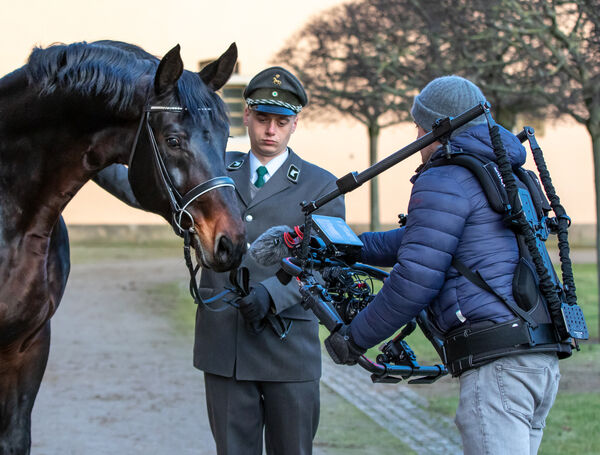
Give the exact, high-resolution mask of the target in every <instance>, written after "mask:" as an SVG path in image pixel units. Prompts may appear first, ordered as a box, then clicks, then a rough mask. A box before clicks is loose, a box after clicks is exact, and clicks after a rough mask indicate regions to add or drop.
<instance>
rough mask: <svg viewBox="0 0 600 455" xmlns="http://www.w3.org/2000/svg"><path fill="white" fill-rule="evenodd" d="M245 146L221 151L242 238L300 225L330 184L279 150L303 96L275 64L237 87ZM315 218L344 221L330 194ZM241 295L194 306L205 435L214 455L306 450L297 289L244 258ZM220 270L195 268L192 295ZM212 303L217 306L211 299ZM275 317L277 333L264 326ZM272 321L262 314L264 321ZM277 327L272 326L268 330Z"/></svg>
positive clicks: (307, 398) (306, 367)
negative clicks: (230, 301)
mask: <svg viewBox="0 0 600 455" xmlns="http://www.w3.org/2000/svg"><path fill="white" fill-rule="evenodd" d="M244 98H245V100H246V103H247V107H246V109H245V111H244V124H245V125H246V126H247V127H248V136H249V138H250V146H251V150H250V151H249V152H248V153H240V152H228V153H227V157H226V160H227V161H226V166H227V170H228V176H229V177H231V178H232V179H233V180H234V182H235V185H236V193H237V196H238V200H239V204H240V208H241V210H242V216H243V217H244V220H245V222H246V231H247V237H248V241H249V242H253V241H254V240H255V239H256V238H257V237H258V236H259V235H260V234H262V233H263V232H264V231H266V230H267V229H268V228H270V227H272V226H276V225H288V226H294V225H300V224H302V223H303V222H304V216H303V213H302V211H301V209H300V202H301V201H303V200H315V199H317V198H319V197H320V196H322V195H324V194H326V193H328V192H329V191H331V190H332V189H334V188H335V177H334V176H333V175H332V174H330V173H329V172H327V171H325V170H323V169H321V168H319V167H318V166H315V165H313V164H311V163H308V162H306V161H304V160H302V159H301V158H300V157H299V156H298V155H296V154H295V153H294V152H293V151H292V150H291V149H290V148H289V147H288V146H287V145H288V141H289V140H290V137H291V135H292V133H293V132H294V131H295V129H296V127H297V125H298V114H299V113H300V111H301V109H302V108H303V107H304V106H305V105H306V104H307V102H308V99H307V96H306V93H305V91H304V88H303V87H302V84H301V83H300V81H299V80H298V79H297V78H296V77H295V76H294V75H293V74H291V73H290V72H288V71H287V70H285V69H284V68H281V67H272V68H267V69H265V70H264V71H261V72H260V73H258V74H257V75H256V76H255V77H254V78H253V79H252V80H251V81H250V83H249V84H248V87H247V88H246V90H245V91H244ZM319 213H321V214H324V215H330V216H339V217H344V203H343V200H342V199H341V198H338V199H336V200H334V201H332V202H330V203H329V204H327V205H325V206H324V207H323V208H322V209H321V210H319ZM242 267H247V268H248V270H249V271H250V286H251V291H250V293H249V295H248V296H247V297H245V298H244V299H243V300H241V301H240V302H239V303H240V309H239V311H238V310H237V309H235V308H233V307H227V308H226V309H225V310H223V311H218V312H212V311H208V310H207V309H204V308H202V307H198V310H197V315H196V335H195V345H194V365H195V366H196V368H198V369H200V370H202V371H204V377H205V385H206V400H207V407H208V415H209V420H210V424H211V429H212V432H213V436H214V438H215V442H216V445H217V452H218V454H220V455H223V454H229V455H239V454H256V455H259V454H262V446H263V429H264V440H265V444H266V452H267V453H268V454H286V455H293V454H309V453H311V452H312V440H313V438H314V435H315V433H316V431H317V425H318V421H319V378H320V375H321V349H320V345H319V338H318V324H317V321H316V319H315V317H314V315H313V314H312V312H310V311H306V310H304V309H303V308H302V306H301V305H300V294H299V291H298V286H297V284H296V283H295V282H294V281H292V282H291V283H290V284H288V285H287V286H284V285H282V284H281V283H280V282H279V280H278V279H277V278H276V276H275V273H276V272H277V270H278V268H279V266H278V265H275V266H270V267H266V266H263V265H260V264H258V263H256V262H255V261H254V260H253V259H252V258H251V257H250V256H249V255H246V257H245V258H244V260H243V262H242ZM228 277H229V274H227V273H221V274H219V273H214V272H212V271H211V270H203V271H202V275H201V283H200V286H201V293H202V297H204V298H209V297H212V296H214V295H216V294H218V293H220V292H221V291H223V289H224V287H226V286H230V283H229V279H228ZM214 305H215V306H218V307H221V306H223V305H224V304H223V303H222V302H216V303H214ZM268 314H271V315H277V316H278V321H281V322H282V324H281V326H280V330H279V331H276V330H272V328H271V327H270V326H269V325H266V326H265V316H267V315H268ZM272 317H273V316H271V318H272ZM278 327H279V326H278Z"/></svg>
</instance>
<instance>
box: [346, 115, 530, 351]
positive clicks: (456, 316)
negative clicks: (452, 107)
mask: <svg viewBox="0 0 600 455" xmlns="http://www.w3.org/2000/svg"><path fill="white" fill-rule="evenodd" d="M501 135H502V141H503V143H504V146H505V148H506V150H507V152H508V155H509V158H510V161H511V163H512V165H513V166H522V165H523V164H524V163H525V157H526V152H525V148H524V147H523V146H522V145H521V143H520V142H519V140H518V139H517V138H516V137H515V136H514V135H513V134H512V133H510V132H509V131H507V130H505V129H503V128H501ZM451 145H452V147H453V149H455V150H456V149H462V150H464V151H467V152H470V153H476V154H479V155H483V156H484V157H485V158H487V159H491V160H493V159H494V152H493V150H492V146H491V141H490V137H489V132H488V127H487V125H477V126H474V127H473V128H470V129H469V130H467V131H465V132H463V133H461V134H460V135H458V136H457V137H455V138H453V139H452V141H451ZM440 153H442V151H441V150H438V151H436V152H435V153H434V155H433V157H435V156H436V155H437V154H440ZM413 183H414V185H413V190H412V194H411V196H410V201H409V205H408V220H407V224H406V226H405V227H404V228H400V229H396V230H393V231H388V232H367V233H364V234H362V235H361V240H362V241H363V242H364V244H365V247H364V249H363V253H362V257H361V261H362V262H365V263H367V264H372V265H377V266H388V267H389V266H392V265H393V269H392V271H391V273H390V276H389V278H388V279H387V280H386V282H385V284H384V286H383V287H382V289H381V291H380V292H379V293H378V294H377V296H376V298H375V299H374V300H373V302H371V303H370V304H369V306H368V307H367V308H366V309H365V310H363V311H361V312H360V313H359V314H358V316H356V318H355V319H354V320H353V321H352V324H351V328H350V330H351V333H352V337H353V339H354V341H355V342H356V343H357V344H358V345H359V346H362V347H365V348H368V347H371V346H374V345H376V344H378V343H379V342H381V341H382V340H384V339H386V338H388V337H389V336H391V335H392V334H393V333H394V332H395V331H396V330H398V329H399V328H400V327H401V326H403V325H404V324H406V323H407V322H408V321H409V320H410V319H412V318H413V317H415V316H416V315H417V314H418V313H419V312H420V311H421V310H423V309H424V308H428V311H429V316H430V319H431V320H432V322H434V323H435V324H436V326H437V328H438V329H439V330H441V331H442V332H447V331H448V330H450V329H453V328H456V327H458V326H459V325H461V324H463V323H465V322H467V321H468V322H478V321H486V320H493V321H496V322H500V321H506V320H508V319H510V318H512V317H514V316H513V314H512V312H511V311H510V309H508V308H507V307H506V305H504V304H503V303H502V302H501V301H500V300H498V298H496V297H495V296H494V295H492V294H490V293H488V292H486V291H484V290H482V289H480V288H479V287H477V286H476V285H474V284H473V283H471V282H470V281H468V280H467V279H466V278H465V277H464V276H462V275H460V274H459V273H458V272H457V271H456V269H455V268H454V267H451V265H450V264H451V262H452V258H453V257H454V256H456V258H457V259H459V260H461V261H462V262H464V263H465V264H466V265H467V266H468V267H469V268H471V270H477V271H479V272H480V273H481V275H482V276H483V278H484V279H485V280H486V281H487V282H488V283H489V284H490V286H492V287H493V288H494V289H495V290H496V291H497V292H498V293H500V294H501V295H503V296H505V297H506V298H509V299H512V277H513V272H514V269H515V266H516V264H517V262H518V259H519V251H518V248H517V242H516V239H515V235H514V234H513V232H512V231H510V230H509V229H508V228H506V227H505V226H504V224H503V222H502V216H501V215H500V214H498V213H496V212H494V211H493V210H492V209H491V208H490V205H489V204H488V202H487V198H486V196H485V194H484V192H483V190H482V188H481V186H480V185H479V182H478V181H477V179H476V177H475V176H474V175H473V174H472V173H471V172H470V171H468V170H467V169H465V168H464V167H462V166H456V165H452V166H440V167H432V168H429V169H427V170H426V171H424V172H423V173H421V174H419V175H417V176H415V177H413Z"/></svg>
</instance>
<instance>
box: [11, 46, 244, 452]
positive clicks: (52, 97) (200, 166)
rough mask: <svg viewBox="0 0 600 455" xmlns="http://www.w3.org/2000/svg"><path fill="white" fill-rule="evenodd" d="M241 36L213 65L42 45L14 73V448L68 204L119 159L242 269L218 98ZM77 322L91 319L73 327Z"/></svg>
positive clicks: (36, 372)
mask: <svg viewBox="0 0 600 455" xmlns="http://www.w3.org/2000/svg"><path fill="white" fill-rule="evenodd" d="M236 59H237V50H236V48H235V45H234V44H233V45H232V46H231V47H230V48H229V49H228V50H227V51H226V52H225V53H224V54H223V55H222V56H221V57H220V58H219V59H218V60H215V61H214V62H212V63H211V64H210V65H208V66H207V67H206V68H205V69H204V70H202V71H201V72H200V73H199V74H198V73H192V72H189V71H184V70H183V63H182V60H181V57H180V55H179V46H176V47H175V48H173V49H172V50H171V51H169V52H168V53H167V54H166V55H165V56H164V57H163V58H162V59H161V60H159V59H157V58H155V57H153V56H152V55H150V54H149V53H147V52H145V51H144V50H142V49H141V48H139V47H137V46H133V45H130V44H127V43H122V42H114V41H101V42H96V43H73V44H70V45H53V46H50V47H48V48H45V49H42V48H36V49H34V50H33V52H32V53H31V55H30V57H29V60H28V62H27V64H26V65H25V66H23V67H22V68H20V69H17V70H16V71H14V72H12V73H10V74H8V75H6V76H5V77H3V78H2V79H0V454H1V455H6V454H19V455H21V454H27V453H29V449H30V445H31V437H30V422H31V410H32V407H33V404H34V400H35V397H36V394H37V391H38V389H39V386H40V382H41V380H42V376H43V373H44V370H45V367H46V362H47V359H48V351H49V345H50V318H51V317H52V315H53V314H54V312H55V311H56V309H57V307H58V304H59V302H60V299H61V297H62V294H63V291H64V289H65V285H66V281H67V275H68V273H69V250H68V236H67V232H66V228H65V225H64V223H63V222H62V218H61V212H62V210H63V208H64V207H65V206H66V204H67V203H68V202H69V201H70V200H71V198H72V197H73V196H74V195H75V193H77V191H78V190H79V189H80V188H81V187H82V186H83V185H84V183H85V182H87V181H88V180H89V179H90V178H92V177H93V176H94V175H95V174H96V173H98V172H99V171H100V170H101V169H103V168H105V167H107V166H108V165H110V164H113V163H122V164H128V165H129V174H130V183H131V187H132V189H133V191H134V194H135V195H136V198H137V199H138V201H139V202H140V204H141V205H142V206H143V207H144V208H145V209H147V210H150V211H153V212H155V213H158V214H160V215H162V216H163V217H164V218H166V219H167V220H168V221H169V222H170V223H172V225H173V227H174V229H175V231H176V232H177V233H178V234H181V233H182V232H184V231H188V232H190V231H191V232H192V237H193V240H192V244H193V246H194V248H195V250H196V255H197V257H199V258H201V260H202V262H203V264H204V266H206V267H211V268H213V269H215V270H217V271H225V270H229V269H231V268H235V267H237V265H238V264H239V262H240V260H241V256H242V254H243V252H244V251H245V232H244V226H243V223H242V220H241V216H240V213H239V211H238V209H237V204H236V199H235V196H234V190H233V188H232V185H231V183H232V182H231V181H230V179H228V178H227V177H224V175H225V169H224V154H225V144H226V141H227V136H228V131H229V127H228V122H227V114H226V109H225V106H224V104H223V102H222V101H221V100H220V98H219V97H218V96H217V95H216V94H215V91H216V90H218V89H219V88H220V87H222V86H223V85H224V84H225V82H226V81H227V80H228V79H229V76H230V75H231V72H232V70H233V66H234V64H235V61H236ZM73 330H77V328H75V327H74V328H73Z"/></svg>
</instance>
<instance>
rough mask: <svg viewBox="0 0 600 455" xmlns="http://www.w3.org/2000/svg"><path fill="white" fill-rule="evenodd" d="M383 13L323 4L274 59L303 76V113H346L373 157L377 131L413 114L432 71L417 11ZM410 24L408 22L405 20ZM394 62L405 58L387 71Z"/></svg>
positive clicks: (374, 215) (376, 223) (374, 197)
mask: <svg viewBox="0 0 600 455" xmlns="http://www.w3.org/2000/svg"><path fill="white" fill-rule="evenodd" d="M391 3H394V4H395V3H398V4H402V5H403V6H407V9H406V11H407V12H408V13H407V14H403V15H395V14H388V12H385V11H381V10H380V9H379V5H378V4H377V2H373V1H354V2H351V3H347V4H342V5H339V6H336V7H334V8H331V9H329V10H327V11H326V12H325V13H324V14H322V15H321V16H319V17H316V18H314V19H313V20H311V21H310V22H309V23H308V24H307V25H306V26H305V27H304V28H303V29H302V30H301V31H300V32H298V33H297V34H295V35H294V36H292V37H291V39H290V40H289V41H288V42H287V44H286V45H285V47H284V48H283V49H281V51H280V52H279V53H278V54H277V55H276V57H275V60H276V61H281V62H285V64H286V66H289V67H291V68H292V70H293V71H294V72H295V73H296V74H297V75H298V76H299V77H300V79H301V80H302V81H303V83H304V84H305V86H306V88H307V90H308V92H309V95H310V99H311V105H312V107H311V108H310V109H309V110H308V111H307V115H308V117H309V118H310V117H316V116H318V118H319V120H320V121H324V120H328V119H329V120H332V121H333V120H336V119H338V118H339V117H340V115H341V116H347V117H351V118H353V119H355V120H357V121H358V122H360V123H362V124H363V125H365V126H366V128H367V132H368V136H369V162H370V163H371V164H374V163H375V162H377V155H378V138H379V134H380V132H381V130H382V129H383V128H387V127H389V126H391V125H395V124H397V123H400V122H404V121H409V120H410V114H409V111H410V107H411V103H412V98H413V96H414V95H415V93H416V92H417V90H418V88H419V87H421V86H422V85H423V80H426V79H427V78H428V74H431V71H430V70H428V68H427V66H426V63H425V62H424V61H423V60H422V58H421V56H422V54H423V50H422V49H421V48H422V47H423V45H424V43H426V42H427V40H423V37H422V35H421V32H420V30H419V27H420V26H421V25H423V24H422V21H421V19H420V17H419V15H418V14H415V13H414V12H413V13H411V10H412V8H409V7H408V5H409V3H410V1H408V0H406V1H404V0H401V1H398V0H396V1H394V2H391ZM409 25H410V26H409ZM392 62H402V63H401V64H400V65H398V66H397V67H394V68H393V71H390V69H391V63H392ZM370 185H371V187H370V188H371V194H370V205H371V223H370V228H371V229H372V230H378V229H379V228H380V220H379V205H378V200H379V194H378V185H377V180H376V179H373V180H371V182H370Z"/></svg>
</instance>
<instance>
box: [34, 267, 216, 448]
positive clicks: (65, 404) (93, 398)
mask: <svg viewBox="0 0 600 455" xmlns="http://www.w3.org/2000/svg"><path fill="white" fill-rule="evenodd" d="M181 261H182V260H181V259H160V260H152V261H137V262H135V261H132V262H121V261H119V262H118V263H100V264H88V265H80V264H77V265H76V266H74V267H73V270H72V272H71V277H70V279H69V285H68V287H67V291H66V293H65V296H64V298H63V301H62V303H61V307H60V308H59V310H58V312H57V313H56V315H55V316H54V318H53V319H52V345H51V351H50V359H49V362H48V368H47V370H46V374H45V376H44V380H43V382H42V386H41V388H40V392H39V395H38V398H37V400H36V403H35V407H34V412H33V416H32V440H33V443H32V454H33V455H55V454H64V455H67V454H77V455H79V454H93V455H104V454H107V455H108V454H111V455H112V454H117V453H118V454H132V455H133V454H144V455H148V454H192V453H193V454H213V453H215V448H214V443H213V440H212V436H211V434H210V429H209V425H208V421H207V418H206V411H205V403H204V400H203V397H204V385H203V381H202V374H201V373H200V372H199V371H197V370H195V369H194V368H193V367H192V357H191V356H192V340H191V339H186V337H178V336H173V335H174V334H173V327H172V326H171V325H169V321H168V320H165V319H164V318H162V317H160V316H158V315H157V314H156V312H153V311H148V306H147V305H148V302H147V301H146V299H147V298H148V295H147V293H145V292H143V288H144V287H146V286H149V285H154V284H156V283H157V282H159V281H174V280H175V279H177V278H178V277H181V276H182V271H183V270H185V269H184V266H183V264H182V263H181Z"/></svg>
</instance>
